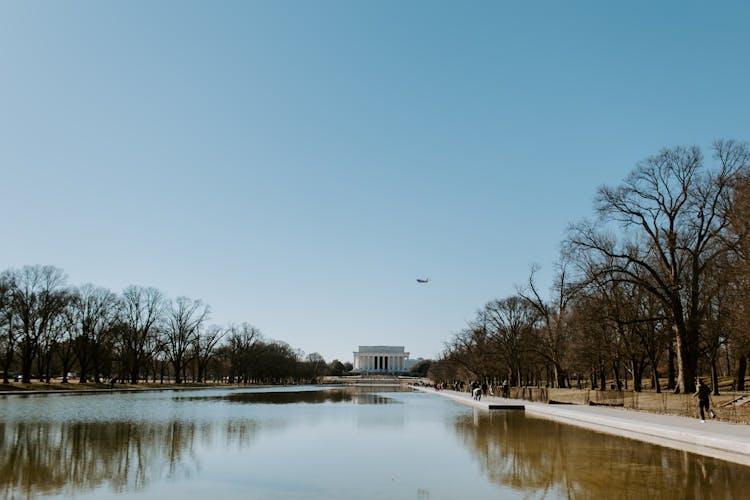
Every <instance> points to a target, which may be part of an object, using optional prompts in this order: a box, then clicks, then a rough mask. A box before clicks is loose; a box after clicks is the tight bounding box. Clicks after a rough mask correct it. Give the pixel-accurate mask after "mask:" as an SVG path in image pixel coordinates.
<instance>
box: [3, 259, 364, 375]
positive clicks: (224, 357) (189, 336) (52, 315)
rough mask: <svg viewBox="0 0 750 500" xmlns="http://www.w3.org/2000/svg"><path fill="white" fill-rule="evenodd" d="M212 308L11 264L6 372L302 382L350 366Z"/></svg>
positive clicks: (6, 279)
mask: <svg viewBox="0 0 750 500" xmlns="http://www.w3.org/2000/svg"><path fill="white" fill-rule="evenodd" d="M209 313H210V308H209V306H208V305H206V304H204V303H203V302H202V301H201V300H195V299H190V298H188V297H177V298H176V299H170V298H168V297H166V296H165V295H164V293H162V292H161V291H160V290H158V289H157V288H154V287H143V286H135V285H134V286H129V287H127V288H125V290H123V291H122V293H120V294H116V293H113V292H112V291H110V290H108V289H106V288H102V287H98V286H95V285H92V284H85V285H82V286H78V287H72V286H69V285H68V283H67V278H66V276H65V273H64V272H63V270H62V269H59V268H57V267H54V266H41V265H34V266H24V267H23V268H20V269H8V270H6V271H4V272H2V273H0V369H1V370H2V381H3V383H5V384H8V383H9V381H10V378H11V375H13V374H15V373H18V377H19V379H20V381H21V382H22V383H26V384H28V383H30V382H31V380H32V378H35V379H39V380H42V381H46V382H47V383H49V382H50V381H51V379H52V378H53V377H55V376H58V375H60V376H62V382H63V383H67V382H68V374H69V373H71V372H76V373H77V375H78V380H79V381H80V382H81V383H87V382H95V383H101V382H103V381H104V382H109V381H114V380H119V381H122V382H129V383H131V384H137V383H139V382H141V381H144V380H145V381H148V380H149V379H150V380H152V381H154V382H156V381H159V382H162V383H163V382H165V381H169V382H174V383H178V384H179V383H184V382H186V381H190V382H207V381H212V382H219V381H224V382H228V383H238V384H246V383H297V382H309V381H315V380H316V379H317V378H319V377H320V376H322V375H326V374H329V373H331V374H336V375H338V374H342V373H345V372H347V371H350V370H351V369H352V366H351V363H342V362H340V361H338V360H333V361H332V362H331V363H330V364H327V363H326V362H325V360H324V359H323V357H322V356H321V355H320V354H318V353H311V354H308V355H307V356H305V355H304V353H302V351H300V350H297V349H294V348H292V347H291V346H290V345H289V344H287V343H285V342H282V341H276V340H269V339H266V338H264V336H263V335H262V334H261V332H260V330H259V329H257V328H256V327H254V326H252V325H250V324H248V323H242V324H240V325H235V324H231V325H228V326H218V325H212V324H209V323H208V319H209Z"/></svg>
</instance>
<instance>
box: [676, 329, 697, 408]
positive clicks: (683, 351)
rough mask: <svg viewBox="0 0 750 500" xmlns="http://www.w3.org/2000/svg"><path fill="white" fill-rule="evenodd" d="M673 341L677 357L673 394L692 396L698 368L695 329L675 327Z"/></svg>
mask: <svg viewBox="0 0 750 500" xmlns="http://www.w3.org/2000/svg"><path fill="white" fill-rule="evenodd" d="M675 341H676V349H675V350H676V355H677V386H676V387H675V391H674V392H675V394H679V393H680V392H682V393H683V394H692V393H693V392H695V377H696V375H697V368H698V331H697V329H696V328H694V327H693V328H686V327H685V325H683V326H682V327H680V326H679V325H676V326H675Z"/></svg>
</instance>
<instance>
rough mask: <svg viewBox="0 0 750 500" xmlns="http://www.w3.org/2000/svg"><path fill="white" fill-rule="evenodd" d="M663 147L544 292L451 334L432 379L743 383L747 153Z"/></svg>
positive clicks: (749, 303) (609, 196)
mask: <svg viewBox="0 0 750 500" xmlns="http://www.w3.org/2000/svg"><path fill="white" fill-rule="evenodd" d="M712 153H713V154H712V159H713V161H712V162H711V164H710V165H706V162H705V161H704V158H703V154H702V152H701V150H700V149H699V148H697V147H676V148H670V149H664V150H662V151H661V152H659V153H658V154H657V155H655V156H652V157H649V158H647V159H646V160H644V161H642V162H640V163H639V164H638V165H637V166H636V167H635V168H634V169H633V170H632V171H631V172H630V173H629V175H628V176H627V177H626V178H625V180H624V181H623V182H622V183H621V184H620V185H618V186H614V187H611V186H603V187H601V188H600V189H599V190H598V192H597V194H596V197H595V210H596V214H597V217H596V218H595V219H593V220H584V221H582V222H580V223H577V224H574V225H571V226H570V228H569V231H568V235H567V237H566V239H565V241H564V242H563V244H562V248H563V251H562V252H561V259H560V264H559V265H558V273H557V275H556V279H555V282H554V284H553V286H552V289H551V293H550V295H549V297H547V296H546V294H544V293H542V291H540V290H539V287H538V286H537V283H536V281H535V275H536V271H537V269H536V268H535V267H532V271H531V273H530V277H529V280H528V283H526V285H525V286H521V287H518V289H517V293H516V294H515V295H513V296H511V297H508V298H505V299H502V300H496V301H492V302H490V303H488V304H486V305H485V306H484V307H483V308H482V309H481V310H480V311H478V313H477V315H476V318H475V319H474V320H473V321H471V322H470V324H469V325H468V326H467V328H465V329H464V330H463V331H461V332H458V333H457V334H455V335H454V337H453V338H452V339H450V340H449V341H448V342H447V343H446V348H445V351H444V353H443V355H442V356H441V359H440V360H439V362H437V363H434V364H433V365H432V367H431V376H432V377H433V378H436V379H440V380H450V379H467V378H475V379H477V378H478V379H487V380H492V379H508V380H511V381H512V382H514V383H516V384H540V383H543V384H546V385H550V386H557V387H566V386H570V385H571V384H575V383H577V384H579V385H581V384H582V383H583V382H584V381H585V382H586V383H587V385H589V386H590V387H593V388H596V387H601V388H604V387H605V383H606V381H607V380H614V381H615V382H614V383H616V385H617V386H618V388H620V387H621V386H622V384H623V383H624V384H625V385H626V386H627V385H628V383H629V382H631V383H632V388H633V389H634V390H636V391H640V390H641V389H642V380H644V379H650V380H651V386H652V387H653V389H654V390H656V391H657V392H659V391H661V389H662V387H661V383H660V380H659V379H660V377H666V379H667V386H668V387H669V388H670V389H674V390H675V391H676V392H683V393H685V392H692V391H694V389H695V378H696V376H698V375H699V374H701V375H702V374H708V373H710V375H711V378H712V380H713V384H714V392H715V393H718V385H717V380H718V377H719V375H720V374H721V373H720V372H722V373H724V374H729V373H730V372H731V374H732V375H733V376H734V386H735V388H736V389H737V390H744V380H745V375H746V369H747V357H748V354H749V353H750V331H749V330H750V329H749V328H748V324H749V323H748V320H750V317H749V316H750V314H749V313H750V240H749V239H748V229H750V149H749V148H748V145H747V144H746V143H741V142H737V141H732V140H725V141H717V142H715V143H714V145H713V150H712Z"/></svg>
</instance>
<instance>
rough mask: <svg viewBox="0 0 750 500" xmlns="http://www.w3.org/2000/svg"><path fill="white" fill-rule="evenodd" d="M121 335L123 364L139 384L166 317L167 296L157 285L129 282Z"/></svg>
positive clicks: (123, 303)
mask: <svg viewBox="0 0 750 500" xmlns="http://www.w3.org/2000/svg"><path fill="white" fill-rule="evenodd" d="M122 298H123V302H122V311H121V316H122V319H121V321H122V323H123V327H124V328H122V329H120V333H121V338H120V339H119V343H120V351H121V357H122V363H123V367H124V368H125V369H126V370H127V371H128V373H129V375H130V383H131V384H137V383H138V377H139V375H140V372H141V370H142V369H143V368H144V367H145V366H146V364H147V363H148V361H149V357H150V356H151V355H152V354H153V350H154V349H156V348H158V339H157V337H158V334H159V332H158V327H159V323H160V322H161V321H163V317H164V297H163V295H162V293H161V292H160V291H159V290H157V289H156V288H153V287H138V286H129V287H127V288H126V289H125V290H124V291H123V294H122Z"/></svg>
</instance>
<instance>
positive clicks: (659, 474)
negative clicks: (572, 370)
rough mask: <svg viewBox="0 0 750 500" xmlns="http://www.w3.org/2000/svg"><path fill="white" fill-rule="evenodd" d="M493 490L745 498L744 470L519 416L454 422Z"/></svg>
mask: <svg viewBox="0 0 750 500" xmlns="http://www.w3.org/2000/svg"><path fill="white" fill-rule="evenodd" d="M454 425H455V429H456V432H457V435H458V436H460V437H461V439H462V440H463V442H464V444H465V445H466V446H467V447H468V448H469V449H471V450H472V451H473V453H474V456H475V457H476V458H477V460H478V463H479V465H480V467H481V469H482V471H483V472H484V473H485V474H486V475H487V476H488V477H489V479H490V480H491V481H492V482H494V483H495V484H498V485H504V486H510V487H512V488H515V489H517V490H519V491H525V492H527V493H529V494H530V495H532V496H540V497H552V498H555V497H563V498H660V499H662V498H670V495H672V497H671V498H679V499H683V498H722V499H733V498H737V499H740V498H747V492H748V491H750V474H748V468H747V467H744V466H742V465H737V464H732V463H728V462H724V461H721V460H717V459H713V458H708V457H701V456H696V455H692V454H689V453H687V452H682V451H679V450H673V449H670V448H663V447H660V446H656V445H651V444H648V443H643V442H639V441H634V440H630V439H624V438H620V437H617V436H612V435H608V434H601V433H598V432H593V431H589V430H586V429H581V428H578V427H573V426H569V425H564V424H561V423H558V422H553V421H549V420H544V419H541V418H534V417H527V416H525V415H524V414H523V413H522V412H515V411H513V412H499V411H496V412H492V413H485V412H477V413H475V414H474V415H473V416H472V415H466V416H461V417H459V418H457V419H456V421H455V422H454Z"/></svg>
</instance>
